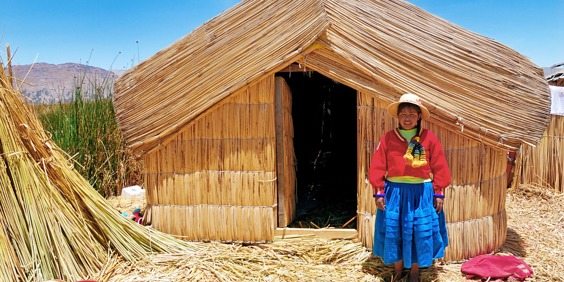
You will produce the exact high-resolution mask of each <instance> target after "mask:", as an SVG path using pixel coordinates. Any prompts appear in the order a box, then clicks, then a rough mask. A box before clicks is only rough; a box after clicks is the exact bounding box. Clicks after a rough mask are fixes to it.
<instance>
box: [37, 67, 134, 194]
mask: <svg viewBox="0 0 564 282" xmlns="http://www.w3.org/2000/svg"><path fill="white" fill-rule="evenodd" d="M75 84H76V87H75V88H74V93H73V97H71V99H70V101H60V102H59V103H57V104H51V105H42V106H39V107H38V108H37V109H38V115H39V119H40V120H41V122H42V123H43V126H44V127H45V130H46V131H47V132H49V133H50V134H51V138H52V139H53V140H54V141H55V143H56V144H58V145H59V147H60V148H61V149H63V150H64V151H65V152H67V154H68V155H69V156H70V158H71V159H72V160H73V161H74V164H75V168H76V169H77V170H78V172H79V173H80V174H81V175H82V176H83V177H85V178H86V179H88V181H89V182H90V184H91V185H92V186H93V187H94V188H95V189H96V190H97V191H98V192H99V193H100V194H101V195H102V196H104V197H109V196H114V195H118V194H119V193H120V191H121V188H122V187H124V186H128V185H133V184H140V176H139V162H138V161H137V159H136V158H135V157H134V156H133V155H132V154H131V153H130V151H129V150H128V149H127V148H126V146H125V143H124V140H123V138H122V136H121V132H120V129H119V127H118V124H117V120H116V119H115V115H114V105H113V101H112V92H111V85H109V83H107V82H105V81H102V82H100V83H98V82H96V81H95V80H89V79H87V78H86V77H85V75H83V76H79V77H78V78H77V79H76V81H75Z"/></svg>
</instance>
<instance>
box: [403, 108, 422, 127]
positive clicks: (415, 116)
mask: <svg viewBox="0 0 564 282" xmlns="http://www.w3.org/2000/svg"><path fill="white" fill-rule="evenodd" d="M398 118H399V124H400V126H401V128H402V129H405V130H410V129H413V128H415V127H416V126H417V121H418V120H419V119H420V118H421V114H420V113H419V112H417V109H415V108H413V107H403V109H401V110H400V111H399V112H398Z"/></svg>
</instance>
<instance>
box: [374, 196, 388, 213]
mask: <svg viewBox="0 0 564 282" xmlns="http://www.w3.org/2000/svg"><path fill="white" fill-rule="evenodd" d="M375 201H376V207H377V208H378V209H380V210H383V211H385V210H386V200H385V199H384V197H376V199H375Z"/></svg>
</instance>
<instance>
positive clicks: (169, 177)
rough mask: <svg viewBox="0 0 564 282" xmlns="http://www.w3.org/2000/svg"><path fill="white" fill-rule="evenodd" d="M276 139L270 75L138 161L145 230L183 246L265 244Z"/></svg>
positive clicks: (270, 226) (271, 218) (269, 234)
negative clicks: (179, 238) (179, 239)
mask: <svg viewBox="0 0 564 282" xmlns="http://www.w3.org/2000/svg"><path fill="white" fill-rule="evenodd" d="M275 134H276V131H275V109H274V77H273V76H269V77H267V78H265V79H263V80H261V81H260V82H258V83H255V84H252V85H250V86H248V87H246V88H244V89H242V90H239V91H237V92H236V93H234V94H233V95H232V96H230V97H229V98H226V100H224V101H222V103H220V104H218V105H217V106H216V107H214V108H211V109H210V110H208V111H206V112H205V113H204V114H202V115H201V116H199V117H198V119H197V120H195V121H194V122H192V123H190V124H189V125H187V126H185V127H184V128H182V129H181V130H180V131H179V132H177V133H176V134H175V135H174V136H173V138H171V139H169V140H168V141H167V142H166V143H164V144H162V145H160V146H159V147H158V149H157V150H153V151H152V152H151V153H149V154H146V155H144V157H143V164H144V168H145V171H144V179H145V186H146V191H147V204H148V211H147V212H148V213H150V216H151V224H152V226H153V227H154V228H156V229H157V230H160V231H163V232H166V233H170V234H174V235H178V236H182V237H184V238H185V239H187V240H198V241H208V240H214V241H231V242H266V241H271V240H272V239H273V236H274V235H273V234H274V229H275V227H276V198H277V195H276V178H277V176H276V138H275Z"/></svg>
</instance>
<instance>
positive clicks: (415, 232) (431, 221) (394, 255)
mask: <svg viewBox="0 0 564 282" xmlns="http://www.w3.org/2000/svg"><path fill="white" fill-rule="evenodd" d="M384 189H385V192H386V197H385V199H386V210H385V211H382V210H380V209H378V211H377V212H376V224H375V230H374V248H373V250H372V251H373V253H374V255H375V256H378V257H381V258H382V259H383V260H384V264H392V263H396V262H398V261H400V260H403V265H404V267H406V268H411V265H412V264H415V263H416V264H419V266H420V267H428V266H431V265H432V264H433V260H434V259H438V258H442V257H444V251H445V248H446V247H447V246H448V236H447V229H446V221H445V214H444V212H443V211H441V212H440V213H438V214H437V212H436V211H435V208H434V207H433V193H434V191H433V184H432V183H431V182H425V183H421V184H406V183H395V182H390V181H386V184H385V187H384Z"/></svg>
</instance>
